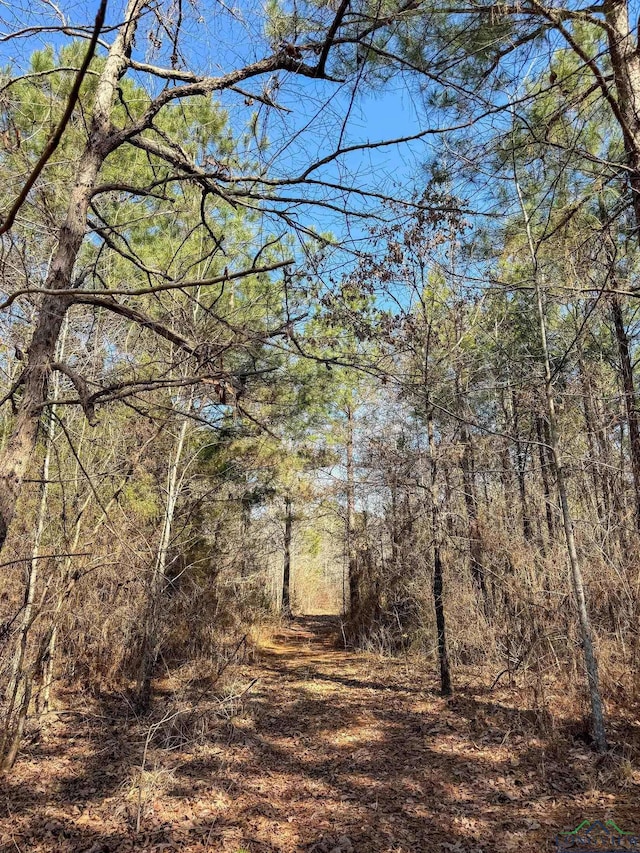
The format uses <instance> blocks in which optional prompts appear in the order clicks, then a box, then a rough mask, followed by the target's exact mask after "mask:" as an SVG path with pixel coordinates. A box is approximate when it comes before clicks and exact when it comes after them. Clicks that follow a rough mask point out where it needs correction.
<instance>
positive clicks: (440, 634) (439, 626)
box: [427, 411, 453, 696]
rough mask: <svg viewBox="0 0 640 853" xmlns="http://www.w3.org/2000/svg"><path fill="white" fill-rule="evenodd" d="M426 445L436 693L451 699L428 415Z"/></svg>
mask: <svg viewBox="0 0 640 853" xmlns="http://www.w3.org/2000/svg"><path fill="white" fill-rule="evenodd" d="M427 444H428V450H429V467H430V472H429V478H430V488H429V498H430V503H431V507H430V508H431V537H432V547H433V606H434V610H435V614H436V632H437V639H438V662H439V664H440V693H441V694H442V696H451V694H452V692H453V689H452V686H451V667H450V664H449V652H448V644H447V625H446V620H445V613H444V598H443V591H444V577H443V571H442V553H441V535H442V534H441V530H440V518H439V515H440V514H439V512H438V491H437V463H436V448H435V440H434V435H433V415H432V412H431V411H429V413H428V417H427Z"/></svg>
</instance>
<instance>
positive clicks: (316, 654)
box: [0, 617, 640, 853]
mask: <svg viewBox="0 0 640 853" xmlns="http://www.w3.org/2000/svg"><path fill="white" fill-rule="evenodd" d="M467 676H468V677H467V681H466V686H461V685H460V682H461V674H460V673H457V681H458V689H457V692H456V696H455V697H454V698H453V699H450V700H445V699H442V698H440V697H439V696H438V694H437V691H436V689H435V687H436V685H435V683H434V678H433V673H432V672H425V671H423V670H421V669H419V668H418V667H417V666H416V664H415V662H413V663H412V662H410V661H403V660H388V659H381V658H379V657H377V656H373V655H364V654H355V653H350V652H346V651H344V650H343V649H341V648H340V647H339V622H338V621H337V620H335V619H331V618H329V617H315V618H306V619H298V620H296V621H294V622H293V623H292V625H291V626H290V627H285V628H282V629H279V630H278V631H277V632H276V634H275V635H274V636H273V637H272V638H271V639H270V640H269V641H265V642H264V643H263V644H262V645H261V647H260V649H259V651H258V654H257V655H256V657H255V659H254V660H253V661H251V662H248V663H246V664H245V665H243V666H241V667H239V668H238V669H236V670H235V672H234V679H235V680H236V683H237V685H238V686H237V688H233V687H232V688H231V690H230V691H229V688H227V689H228V692H227V697H226V699H223V700H222V701H221V700H220V699H218V700H217V703H216V705H215V707H216V708H217V712H216V713H215V715H214V717H213V718H207V717H206V716H203V715H202V714H200V712H198V714H194V713H191V716H189V715H187V718H185V712H184V711H180V709H179V708H178V710H176V705H175V697H173V698H171V696H170V694H169V692H167V697H166V710H165V711H163V706H162V702H163V694H162V690H160V692H159V695H158V696H157V697H156V703H155V712H156V715H155V717H154V721H155V722H153V723H150V722H149V721H148V720H147V721H146V722H143V721H141V720H135V719H133V720H132V719H131V718H130V719H129V721H128V723H125V721H123V719H122V710H121V708H122V704H123V703H122V696H119V697H103V698H102V699H101V700H99V701H98V700H96V701H95V702H94V701H93V700H91V702H88V701H87V702H86V705H85V707H83V710H82V711H78V710H77V709H76V710H74V712H73V713H72V712H68V713H64V712H62V711H59V712H58V713H57V714H55V715H53V716H54V721H53V722H52V723H50V724H49V726H48V729H47V731H46V736H42V737H41V738H40V740H39V741H37V742H32V743H31V744H29V745H28V746H27V748H26V749H25V751H24V752H23V754H22V757H21V758H20V759H19V761H18V763H17V765H16V767H15V769H14V772H13V773H12V774H11V776H10V777H9V778H8V779H6V780H3V783H0V784H2V787H0V850H1V851H2V853H5V851H7V853H8V851H18V853H22V851H23V852H24V853H27V852H28V853H35V851H37V853H40V851H47V853H54V851H55V853H118V851H130V850H135V851H138V850H148V851H157V853H160V851H173V850H176V851H177V850H179V851H184V853H196V851H211V853H217V851H220V853H241V852H242V853H247V851H250V853H338V851H340V853H417V851H421V852H422V851H427V853H430V852H431V851H434V853H436V852H437V851H458V853H507V851H513V850H518V851H521V853H534V851H536V853H540V851H547V850H548V851H551V850H554V849H555V847H554V838H555V836H556V834H557V833H558V832H559V831H561V830H569V829H573V828H574V827H575V826H576V825H577V824H579V823H580V822H581V821H582V820H583V819H590V820H596V819H603V820H604V819H609V818H612V819H614V820H615V821H616V823H617V824H618V826H620V827H621V828H622V829H623V830H633V831H635V832H636V833H637V834H640V774H639V773H638V771H637V768H638V763H637V759H638V751H637V750H638V742H639V741H640V734H639V731H640V720H638V719H635V720H633V719H629V718H627V719H625V720H622V719H619V718H616V719H615V720H612V741H613V742H614V743H615V744H616V747H615V749H614V750H613V753H612V755H611V756H608V757H605V758H604V759H602V758H597V757H596V756H595V755H594V753H593V752H592V751H591V750H590V748H589V747H588V746H587V744H586V743H585V742H584V740H580V739H579V738H576V737H575V736H572V735H571V731H572V728H571V726H572V724H571V721H570V720H569V719H566V720H563V718H562V716H561V714H559V715H558V716H556V717H555V718H554V726H553V728H552V730H551V731H550V733H548V734H547V735H546V736H545V737H543V736H541V735H540V733H539V720H536V715H535V714H534V713H533V712H531V711H527V710H526V709H525V707H524V703H523V695H522V694H521V693H519V692H518V691H517V690H515V689H508V688H503V687H499V688H497V689H496V690H494V691H491V690H490V689H489V687H488V686H487V685H486V679H485V683H484V686H483V680H482V679H479V678H475V679H474V678H473V677H471V675H470V674H469V673H467ZM489 683H490V682H489ZM205 691H206V684H205ZM199 695H200V697H201V696H202V690H200V694H199ZM198 707H200V706H198ZM172 715H173V716H172ZM206 719H213V722H210V724H209V727H207V725H205V721H206ZM187 723H188V724H187ZM573 731H575V728H574V729H573ZM145 745H146V750H145ZM143 763H144V768H145V769H144V772H143V773H141V772H140V767H141V766H142V764H143ZM136 830H137V831H136Z"/></svg>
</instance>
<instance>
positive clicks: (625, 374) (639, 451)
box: [610, 293, 640, 531]
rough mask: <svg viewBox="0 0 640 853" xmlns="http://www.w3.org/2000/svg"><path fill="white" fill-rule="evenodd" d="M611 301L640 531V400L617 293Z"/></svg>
mask: <svg viewBox="0 0 640 853" xmlns="http://www.w3.org/2000/svg"><path fill="white" fill-rule="evenodd" d="M610 302H611V315H612V317H613V325H614V328H615V333H616V344H617V346H618V357H619V359H620V374H621V376H622V390H623V396H624V406H625V411H626V415H627V425H628V429H629V456H630V458H631V473H632V476H633V487H634V507H635V517H636V527H637V529H638V531H640V421H639V419H638V401H637V398H636V391H635V384H634V381H633V364H632V362H631V352H630V346H629V338H628V336H627V331H626V329H625V327H624V322H623V319H622V306H621V305H620V299H619V297H618V295H617V294H616V293H613V294H611V299H610Z"/></svg>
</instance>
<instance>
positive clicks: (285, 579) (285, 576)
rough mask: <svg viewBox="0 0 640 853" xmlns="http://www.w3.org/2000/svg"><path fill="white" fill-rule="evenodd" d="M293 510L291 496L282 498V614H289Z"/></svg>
mask: <svg viewBox="0 0 640 853" xmlns="http://www.w3.org/2000/svg"><path fill="white" fill-rule="evenodd" d="M292 530H293V510H292V504H291V498H290V497H289V495H287V496H286V497H285V499H284V570H283V572H282V615H283V616H286V617H287V618H288V617H290V616H291V539H292Z"/></svg>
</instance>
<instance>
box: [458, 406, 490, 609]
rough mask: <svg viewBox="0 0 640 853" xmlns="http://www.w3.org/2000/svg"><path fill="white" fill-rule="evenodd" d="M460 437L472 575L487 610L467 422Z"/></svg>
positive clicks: (471, 453)
mask: <svg viewBox="0 0 640 853" xmlns="http://www.w3.org/2000/svg"><path fill="white" fill-rule="evenodd" d="M460 437H461V439H462V445H463V451H462V458H461V460H460V467H461V469H462V488H463V491H464V503H465V507H466V510H467V525H468V534H469V559H470V567H471V577H472V579H473V582H474V584H475V585H476V588H477V590H478V592H479V593H480V595H481V597H482V606H483V607H484V608H485V610H486V609H487V606H488V602H487V585H486V582H485V577H484V566H483V565H482V539H481V538H480V528H479V526H478V500H477V497H476V484H475V477H474V471H473V467H474V466H473V447H472V445H471V439H470V437H469V431H468V429H467V425H466V424H465V423H461V426H460Z"/></svg>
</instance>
